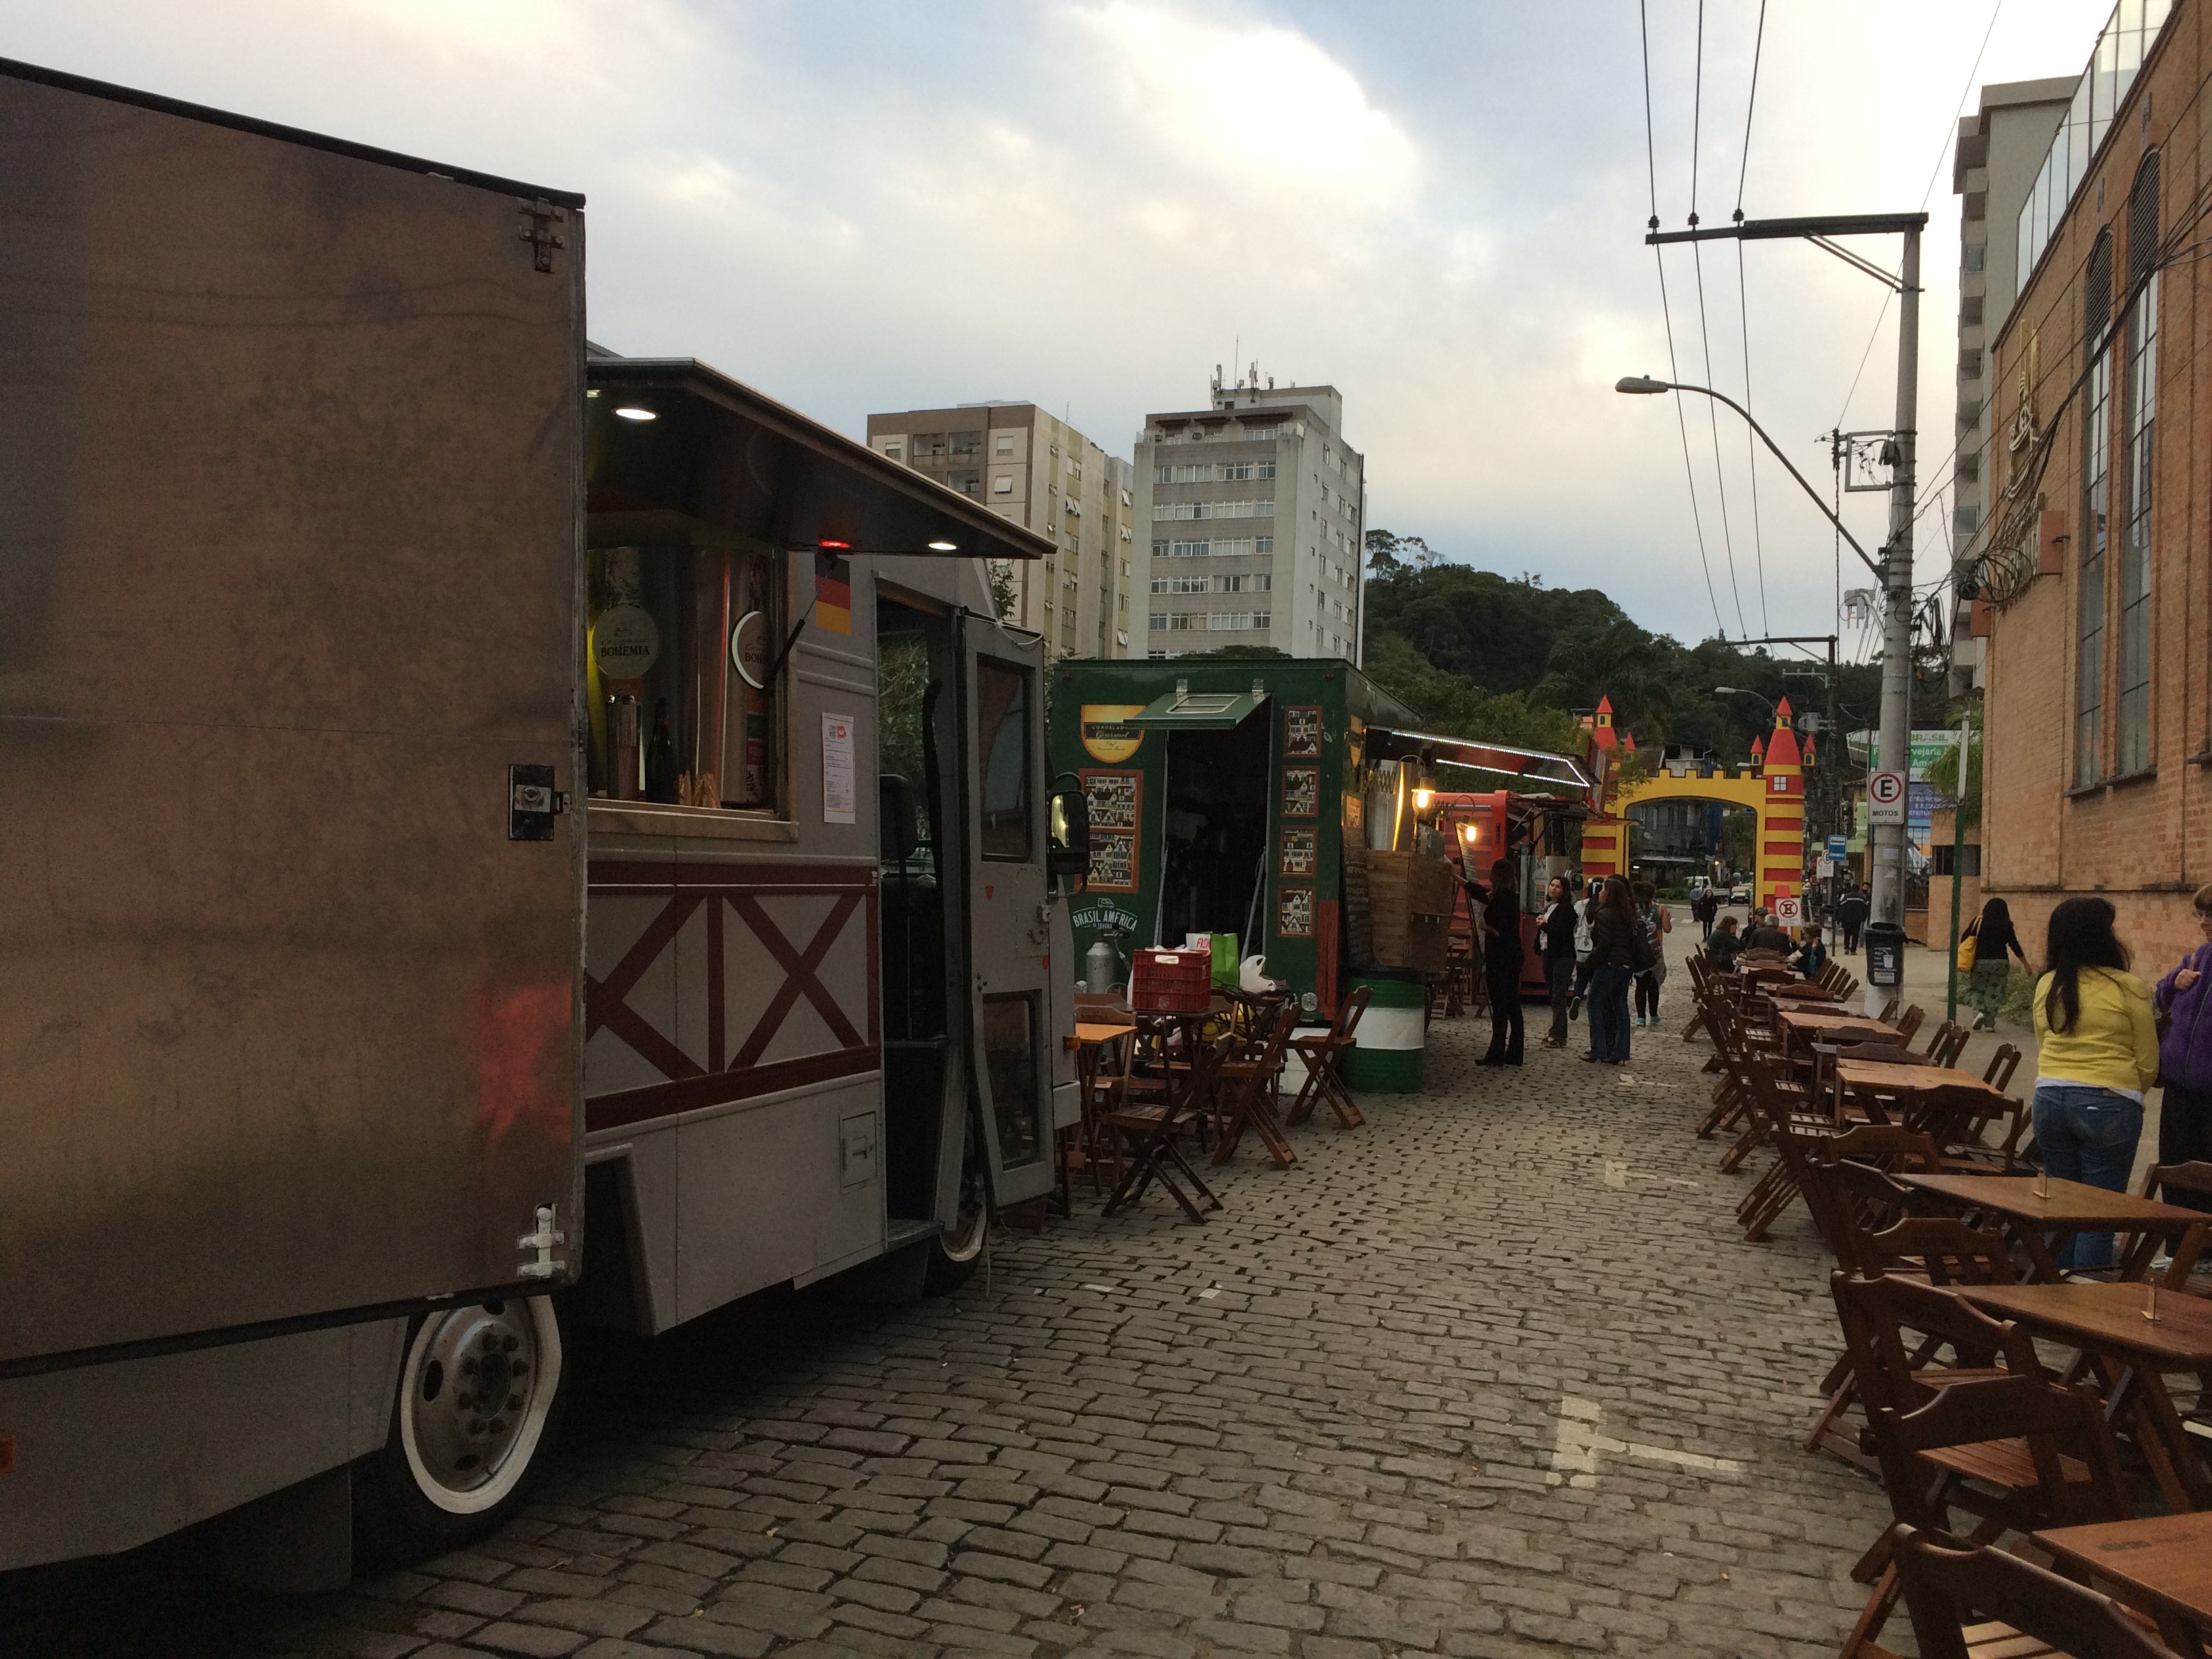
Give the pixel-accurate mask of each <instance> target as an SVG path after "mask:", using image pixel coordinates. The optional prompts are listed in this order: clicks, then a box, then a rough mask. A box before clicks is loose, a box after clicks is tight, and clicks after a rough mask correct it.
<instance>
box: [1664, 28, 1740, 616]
mask: <svg viewBox="0 0 2212 1659" xmlns="http://www.w3.org/2000/svg"><path fill="white" fill-rule="evenodd" d="M1636 22H1637V33H1638V36H1639V38H1640V39H1641V40H1642V42H1643V46H1644V173H1645V176H1646V177H1647V178H1649V179H1650V184H1651V228H1652V229H1654V230H1656V229H1658V228H1659V147H1658V145H1657V143H1656V142H1655V141H1654V139H1653V137H1652V132H1651V20H1650V12H1649V9H1648V4H1647V0H1637V4H1636ZM1651 258H1652V263H1653V264H1655V265H1656V267H1657V268H1658V271H1659V314H1660V317H1661V318H1662V319H1663V320H1664V321H1665V323H1666V325H1667V378H1668V380H1680V379H1681V374H1680V372H1679V370H1678V369H1677V368H1676V366H1675V362H1674V307H1673V306H1672V305H1671V304H1669V303H1668V299H1667V260H1666V257H1665V253H1664V251H1663V250H1662V249H1661V248H1660V247H1659V246H1657V245H1656V244H1655V245H1654V246H1653V247H1652V249H1651ZM1669 401H1670V402H1672V403H1673V404H1674V426H1675V429H1676V430H1677V431H1678V432H1680V434H1681V437H1682V479H1683V482H1684V483H1686V484H1688V485H1689V487H1690V522H1691V524H1692V526H1694V527H1695V528H1696V530H1697V532H1698V566H1699V569H1701V570H1703V571H1704V572H1705V599H1706V602H1707V603H1708V604H1710V605H1711V606H1712V608H1713V631H1714V632H1715V633H1716V634H1717V635H1720V636H1721V637H1722V638H1723V639H1726V638H1727V637H1728V624H1727V623H1723V621H1722V620H1721V602H1720V599H1719V597H1718V596H1717V595H1716V594H1715V593H1714V592H1713V567H1712V561H1711V559H1710V558H1709V557H1708V556H1706V553H1705V518H1704V516H1703V515H1702V514H1701V513H1699V511H1698V475H1697V472H1696V470H1695V469H1694V468H1692V466H1691V465H1690V426H1689V422H1688V420H1687V418H1686V416H1684V415H1683V413H1682V400H1681V399H1680V398H1671V399H1669ZM1745 631H1746V632H1747V633H1748V632H1749V631H1750V630H1749V629H1746V630H1745Z"/></svg>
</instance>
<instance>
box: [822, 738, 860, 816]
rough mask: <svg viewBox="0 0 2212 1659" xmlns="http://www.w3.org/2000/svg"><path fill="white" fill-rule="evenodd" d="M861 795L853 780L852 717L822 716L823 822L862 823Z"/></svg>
mask: <svg viewBox="0 0 2212 1659" xmlns="http://www.w3.org/2000/svg"><path fill="white" fill-rule="evenodd" d="M859 814H860V792H859V790H858V789H857V788H856V787H855V786H854V777H853V717H852V716H851V715H850V714H824V715H823V717H822V822H823V823H859V822H860V816H859Z"/></svg>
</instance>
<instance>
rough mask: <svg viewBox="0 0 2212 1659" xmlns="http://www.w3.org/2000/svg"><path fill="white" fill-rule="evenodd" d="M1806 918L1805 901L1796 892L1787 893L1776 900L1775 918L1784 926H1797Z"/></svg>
mask: <svg viewBox="0 0 2212 1659" xmlns="http://www.w3.org/2000/svg"><path fill="white" fill-rule="evenodd" d="M1804 919H1805V901H1804V900H1802V899H1801V898H1799V897H1798V896H1796V894H1795V893H1785V894H1784V895H1783V896H1781V897H1780V898H1778V899H1777V900H1775V901H1774V920H1775V921H1778V922H1779V923H1780V924H1781V925H1782V926H1783V927H1796V925H1797V924H1798V923H1799V922H1801V921H1803V920H1804Z"/></svg>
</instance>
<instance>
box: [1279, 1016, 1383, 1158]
mask: <svg viewBox="0 0 2212 1659" xmlns="http://www.w3.org/2000/svg"><path fill="white" fill-rule="evenodd" d="M1374 994H1375V992H1374V989H1373V987H1370V986H1365V985H1355V986H1353V987H1352V992H1351V994H1350V995H1348V996H1346V998H1345V999H1344V1000H1343V1001H1342V1002H1340V1003H1339V1004H1338V1005H1337V1010H1336V1018H1334V1019H1333V1020H1331V1021H1330V1022H1329V1025H1328V1030H1326V1031H1322V1032H1321V1033H1319V1034H1318V1035H1316V1036H1293V1037H1291V1052H1292V1053H1293V1054H1297V1057H1298V1058H1299V1059H1300V1060H1304V1062H1305V1067H1306V1079H1305V1081H1304V1083H1301V1084H1300V1085H1298V1092H1297V1097H1295V1098H1294V1099H1292V1100H1291V1109H1290V1111H1289V1113H1288V1114H1287V1115H1285V1117H1284V1119H1283V1121H1285V1123H1291V1124H1297V1123H1303V1122H1304V1121H1306V1120H1307V1119H1308V1118H1310V1117H1311V1116H1312V1115H1313V1109H1314V1104H1315V1103H1316V1101H1322V1100H1326V1101H1327V1102H1328V1106H1329V1109H1330V1110H1331V1111H1333V1112H1334V1113H1335V1114H1336V1121H1338V1122H1339V1123H1341V1124H1342V1125H1343V1126H1344V1127H1346V1128H1347V1129H1356V1128H1358V1127H1359V1126H1360V1125H1361V1124H1363V1123H1364V1122H1366V1121H1367V1120H1366V1118H1365V1117H1364V1116H1362V1115H1361V1114H1360V1110H1359V1103H1358V1102H1357V1101H1355V1100H1354V1099H1352V1093H1351V1091H1349V1090H1348V1089H1346V1087H1345V1086H1344V1053H1345V1050H1346V1049H1347V1048H1351V1047H1352V1038H1353V1037H1354V1036H1356V1035H1357V1034H1358V1030H1359V1018H1360V1016H1361V1015H1363V1014H1364V1013H1365V1012H1367V1004H1368V1000H1369V999H1370V998H1371V997H1372V996H1374Z"/></svg>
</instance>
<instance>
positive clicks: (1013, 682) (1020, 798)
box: [975, 658, 1034, 860]
mask: <svg viewBox="0 0 2212 1659" xmlns="http://www.w3.org/2000/svg"><path fill="white" fill-rule="evenodd" d="M1031 702H1032V699H1031V698H1030V675H1029V671H1028V670H1027V669H1024V668H1015V667H1012V666H1009V665H1006V664H1005V663H998V662H993V661H991V660H990V659H988V658H985V659H981V660H979V661H978V662H977V663H976V665H975V714H976V720H977V721H978V722H979V726H980V729H979V730H978V732H977V733H976V738H977V742H976V752H977V753H978V754H980V755H981V757H982V758H983V856H984V857H985V858H987V859H1012V860H1023V859H1026V858H1028V857H1030V797H1031V791H1030V720H1031V719H1032V718H1034V716H1033V715H1032V714H1031V712H1030V707H1031Z"/></svg>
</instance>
